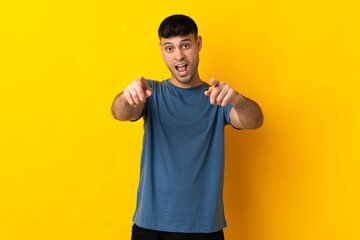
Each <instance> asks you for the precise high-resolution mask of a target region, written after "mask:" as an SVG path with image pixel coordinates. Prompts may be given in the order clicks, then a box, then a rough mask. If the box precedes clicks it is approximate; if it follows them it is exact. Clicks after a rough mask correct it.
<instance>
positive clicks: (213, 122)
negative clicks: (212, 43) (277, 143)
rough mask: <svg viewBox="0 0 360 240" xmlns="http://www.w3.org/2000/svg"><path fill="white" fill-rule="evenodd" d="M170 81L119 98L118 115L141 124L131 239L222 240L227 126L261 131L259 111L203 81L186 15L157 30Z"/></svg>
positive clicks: (140, 85) (140, 86)
mask: <svg viewBox="0 0 360 240" xmlns="http://www.w3.org/2000/svg"><path fill="white" fill-rule="evenodd" d="M158 35H159V39H160V43H159V46H160V52H161V54H162V56H163V59H164V61H165V64H166V65H167V67H168V68H169V70H170V72H171V77H170V78H169V79H167V80H164V81H162V82H160V81H153V80H145V78H144V77H142V76H140V77H139V79H138V80H135V81H133V82H132V83H131V84H130V85H129V86H127V87H126V89H125V90H124V91H123V92H122V93H120V94H119V95H118V96H116V98H115V100H114V102H113V104H112V109H111V110H112V114H113V117H114V118H115V119H117V120H120V121H127V120H130V121H136V120H138V119H140V118H141V117H143V119H144V138H143V150H142V157H141V165H140V181H139V187H138V193H137V206H136V210H135V214H134V217H133V222H134V225H133V229H132V239H133V240H138V239H144V240H145V239H146V240H152V239H154V240H155V239H175V238H176V239H209V240H210V239H224V235H223V230H222V229H223V228H225V227H226V221H225V216H224V207H223V183H224V127H225V125H227V124H230V125H231V126H233V127H234V128H236V129H254V128H259V127H260V126H261V125H262V122H263V115H262V112H261V109H260V107H259V106H258V104H256V103H255V102H254V101H252V100H250V99H249V98H246V97H244V96H242V95H241V94H240V93H239V92H237V91H235V90H234V89H233V88H231V87H230V86H229V85H228V84H226V83H225V82H223V81H218V80H215V79H210V84H211V85H209V84H207V83H206V82H203V81H202V80H201V79H200V77H199V72H198V64H199V52H200V49H201V47H202V39H201V36H198V30H197V26H196V24H195V22H194V21H193V20H192V19H191V18H189V17H187V16H184V15H173V16H170V17H168V18H166V19H165V20H164V21H163V22H162V23H161V24H160V27H159V29H158Z"/></svg>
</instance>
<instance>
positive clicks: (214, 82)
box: [210, 78, 219, 87]
mask: <svg viewBox="0 0 360 240" xmlns="http://www.w3.org/2000/svg"><path fill="white" fill-rule="evenodd" d="M210 84H211V85H212V86H214V87H217V85H218V84H219V81H217V80H215V79H214V78H211V79H210Z"/></svg>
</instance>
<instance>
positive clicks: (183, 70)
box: [175, 64, 188, 76]
mask: <svg viewBox="0 0 360 240" xmlns="http://www.w3.org/2000/svg"><path fill="white" fill-rule="evenodd" d="M175 68H176V70H177V71H178V72H179V74H180V76H184V75H185V74H186V72H187V69H188V65H187V64H181V65H177V66H175Z"/></svg>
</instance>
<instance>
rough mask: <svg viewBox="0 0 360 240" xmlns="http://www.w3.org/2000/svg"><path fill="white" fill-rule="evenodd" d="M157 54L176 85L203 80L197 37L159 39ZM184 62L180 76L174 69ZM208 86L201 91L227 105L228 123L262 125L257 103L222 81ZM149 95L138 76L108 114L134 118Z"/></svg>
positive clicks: (244, 126)
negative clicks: (228, 111)
mask: <svg viewBox="0 0 360 240" xmlns="http://www.w3.org/2000/svg"><path fill="white" fill-rule="evenodd" d="M159 47H160V53H161V55H162V57H163V59H164V62H165V64H166V66H167V67H168V69H169V70H170V72H171V77H170V82H171V83H172V84H174V85H175V86H177V87H181V88H192V87H196V86H199V85H201V84H202V83H203V81H202V80H201V79H200V77H199V72H198V65H199V52H200V50H201V47H202V38H201V36H198V37H196V36H195V35H194V34H193V33H190V34H188V35H183V36H173V37H170V38H161V39H160V43H159ZM184 63H185V64H187V65H188V67H187V70H186V73H185V75H183V76H182V75H181V74H180V73H179V71H178V70H177V69H176V68H175V66H176V65H178V64H184ZM210 84H211V87H210V88H209V89H208V90H207V91H205V92H204V94H205V95H206V96H208V97H209V102H210V104H212V105H221V106H223V107H224V106H226V105H227V104H231V105H232V106H233V107H232V109H231V111H230V121H231V124H232V125H233V126H234V127H236V128H239V129H255V128H259V127H261V126H262V123H263V114H262V111H261V109H260V107H259V105H258V104H257V103H256V102H254V101H253V100H251V99H249V98H246V97H245V96H243V95H241V94H240V93H239V92H237V91H235V90H234V89H233V88H232V87H230V86H229V85H228V84H227V83H225V82H224V81H217V80H215V79H213V78H211V79H210ZM151 94H152V89H151V88H149V87H148V86H147V84H146V81H145V78H144V77H143V76H140V77H139V78H138V80H135V81H133V82H132V83H131V84H130V85H129V86H127V87H126V88H125V90H124V91H123V93H120V94H119V95H118V96H116V98H115V100H114V102H113V105H112V108H111V109H112V114H113V117H114V118H115V119H118V120H120V121H127V120H135V119H137V118H139V117H140V116H141V112H142V109H143V107H144V102H145V101H146V98H147V97H150V96H151Z"/></svg>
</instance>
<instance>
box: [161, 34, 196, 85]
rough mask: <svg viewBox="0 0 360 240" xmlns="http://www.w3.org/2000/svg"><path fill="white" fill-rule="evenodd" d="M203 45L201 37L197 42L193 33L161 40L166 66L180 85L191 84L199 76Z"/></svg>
mask: <svg viewBox="0 0 360 240" xmlns="http://www.w3.org/2000/svg"><path fill="white" fill-rule="evenodd" d="M201 44H202V40H201V36H199V37H198V38H197V40H196V39H195V35H194V34H193V33H190V34H188V35H184V36H174V37H170V38H161V39H160V44H159V45H160V52H161V54H162V56H163V59H164V61H165V64H166V66H167V67H168V68H169V70H170V72H171V74H172V77H173V78H175V79H176V80H177V81H178V82H179V83H181V84H186V83H189V82H191V80H192V79H193V77H194V76H195V77H196V76H197V75H196V74H197V68H198V65H199V51H200V49H201Z"/></svg>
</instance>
